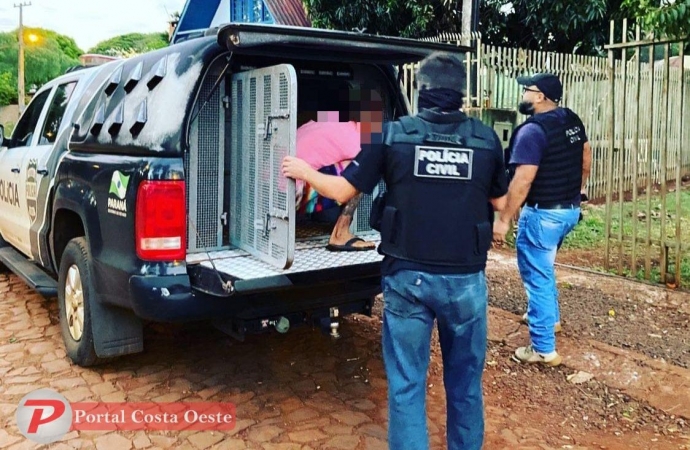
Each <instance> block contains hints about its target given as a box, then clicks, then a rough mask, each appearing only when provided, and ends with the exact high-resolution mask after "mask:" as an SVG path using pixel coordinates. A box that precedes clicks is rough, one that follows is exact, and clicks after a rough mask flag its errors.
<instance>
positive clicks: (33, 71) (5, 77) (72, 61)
mask: <svg viewBox="0 0 690 450" xmlns="http://www.w3.org/2000/svg"><path fill="white" fill-rule="evenodd" d="M24 33H25V36H26V37H28V36H30V35H35V36H36V37H37V39H36V41H35V42H32V41H31V40H29V39H25V42H26V46H25V63H24V69H25V70H24V72H25V80H26V86H27V87H28V86H32V85H35V86H36V87H40V86H42V85H43V84H45V83H46V82H48V81H50V80H52V79H53V78H55V77H57V76H58V75H62V74H63V73H65V70H66V69H67V68H69V67H72V66H77V65H79V60H78V59H77V58H78V56H79V55H80V54H81V53H82V51H81V50H80V49H79V47H77V45H76V44H75V42H74V40H73V39H72V38H70V37H68V36H64V35H61V34H58V33H56V32H54V31H51V30H44V29H42V28H25V29H24ZM18 51H19V43H18V40H17V32H16V31H12V32H7V33H0V104H9V103H13V102H15V101H16V98H17V88H16V86H17V66H18Z"/></svg>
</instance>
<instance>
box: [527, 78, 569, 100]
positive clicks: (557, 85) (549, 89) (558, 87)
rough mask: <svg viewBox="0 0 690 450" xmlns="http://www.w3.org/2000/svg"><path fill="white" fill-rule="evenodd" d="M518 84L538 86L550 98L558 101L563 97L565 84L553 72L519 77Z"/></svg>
mask: <svg viewBox="0 0 690 450" xmlns="http://www.w3.org/2000/svg"><path fill="white" fill-rule="evenodd" d="M517 82H518V84H521V85H523V86H536V87H538V88H539V90H540V91H541V92H542V93H543V94H544V96H546V98H548V99H549V100H552V101H554V102H556V103H558V102H560V101H561V97H563V85H562V84H561V80H559V79H558V77H557V76H556V75H554V74H551V73H538V74H535V75H532V76H531V77H518V78H517Z"/></svg>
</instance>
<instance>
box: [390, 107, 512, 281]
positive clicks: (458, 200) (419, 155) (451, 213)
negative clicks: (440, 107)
mask: <svg viewBox="0 0 690 450" xmlns="http://www.w3.org/2000/svg"><path fill="white" fill-rule="evenodd" d="M461 117H462V119H461V121H460V122H451V123H433V122H428V121H425V120H423V119H421V118H420V117H404V118H402V119H401V120H400V121H398V122H394V123H391V124H389V125H388V128H387V129H386V132H385V135H386V145H387V149H386V161H385V174H384V180H385V182H386V188H387V192H386V194H385V201H384V202H383V205H382V206H381V208H380V210H379V212H380V222H379V223H378V225H379V227H378V229H379V230H380V231H381V245H380V246H379V252H380V253H383V254H384V255H388V256H391V257H394V258H398V259H401V260H407V261H412V262H415V263H421V264H430V265H439V266H448V267H459V268H460V267H462V268H465V269H470V270H477V271H479V270H483V269H484V266H485V265H486V254H487V251H488V250H489V248H490V246H491V240H492V236H493V230H492V224H491V223H490V222H489V221H488V217H487V203H488V202H489V191H490V187H491V184H492V180H493V177H494V171H495V166H496V164H497V163H498V161H497V160H498V159H499V158H500V157H501V155H500V154H497V153H496V148H497V147H498V146H499V145H498V142H497V138H496V136H495V133H494V132H493V131H492V130H491V129H490V128H489V127H487V126H485V125H483V124H482V123H481V122H479V121H478V120H476V119H470V118H468V117H467V116H464V115H462V116H461ZM377 222H378V220H377Z"/></svg>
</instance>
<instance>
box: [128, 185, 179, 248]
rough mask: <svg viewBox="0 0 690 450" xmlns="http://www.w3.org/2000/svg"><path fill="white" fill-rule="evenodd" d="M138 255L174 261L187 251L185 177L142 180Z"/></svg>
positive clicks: (137, 235)
mask: <svg viewBox="0 0 690 450" xmlns="http://www.w3.org/2000/svg"><path fill="white" fill-rule="evenodd" d="M134 220H135V223H136V246H137V256H139V258H141V259H144V260H147V261H173V260H181V259H185V257H186V255H187V242H186V240H187V239H186V236H187V211H186V207H185V188H184V181H143V182H142V183H141V184H140V185H139V190H138V191H137V212H136V217H135V219H134Z"/></svg>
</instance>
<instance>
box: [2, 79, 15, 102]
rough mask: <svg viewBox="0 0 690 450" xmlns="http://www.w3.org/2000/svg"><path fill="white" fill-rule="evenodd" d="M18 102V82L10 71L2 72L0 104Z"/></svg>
mask: <svg viewBox="0 0 690 450" xmlns="http://www.w3.org/2000/svg"><path fill="white" fill-rule="evenodd" d="M13 103H17V82H16V80H15V79H14V78H13V77H12V74H11V73H9V72H2V73H0V106H4V105H11V104H13Z"/></svg>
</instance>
